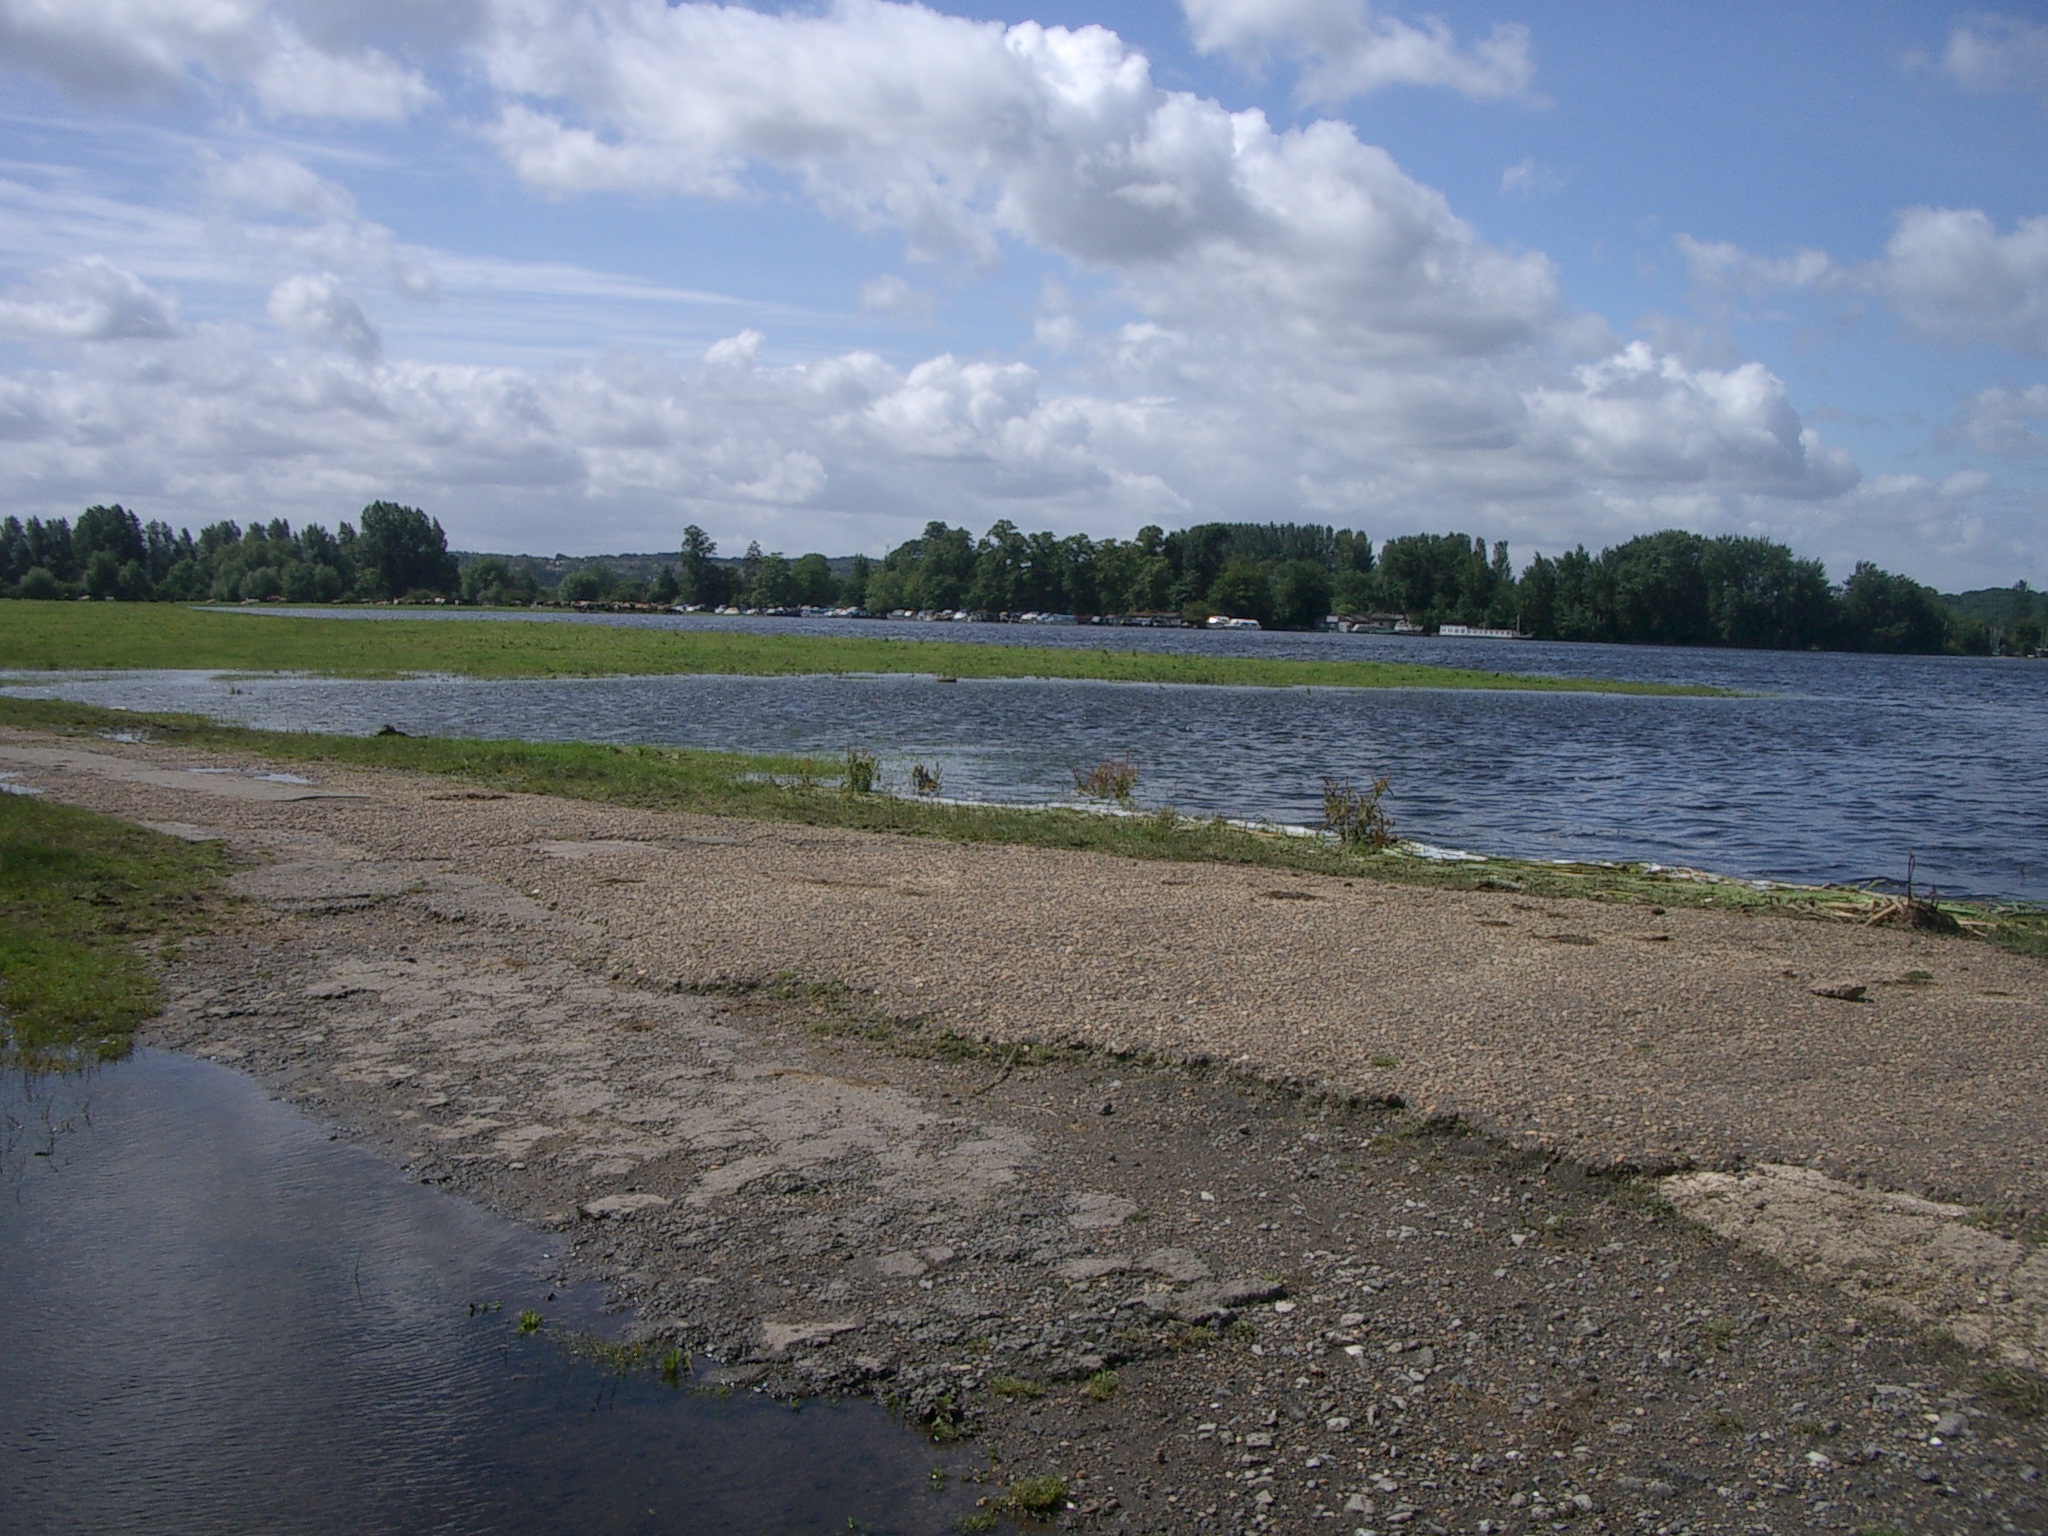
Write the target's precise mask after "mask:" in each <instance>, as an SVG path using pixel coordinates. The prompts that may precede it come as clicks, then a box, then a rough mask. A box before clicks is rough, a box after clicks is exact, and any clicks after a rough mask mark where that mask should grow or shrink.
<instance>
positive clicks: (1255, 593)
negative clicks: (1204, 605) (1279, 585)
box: [1209, 556, 1273, 627]
mask: <svg viewBox="0 0 2048 1536" xmlns="http://www.w3.org/2000/svg"><path fill="white" fill-rule="evenodd" d="M1209 608H1210V611H1211V612H1213V613H1221V614H1226V615H1228V616H1229V617H1231V618H1233V619H1257V620H1258V621H1259V623H1260V624H1261V625H1264V626H1267V627H1270V626H1271V625H1272V623H1273V587H1272V583H1271V582H1270V581H1268V580H1267V579H1266V568H1265V567H1264V566H1263V565H1260V564H1258V563H1257V562H1256V561H1253V560H1247V559H1245V558H1243V557H1242V556H1239V557H1237V558H1235V559H1233V560H1231V561H1230V562H1229V563H1228V564H1226V565H1225V566H1224V567H1223V569H1222V570H1221V571H1219V572H1218V573H1217V575H1216V581H1215V584H1214V585H1213V586H1211V587H1210V588H1209Z"/></svg>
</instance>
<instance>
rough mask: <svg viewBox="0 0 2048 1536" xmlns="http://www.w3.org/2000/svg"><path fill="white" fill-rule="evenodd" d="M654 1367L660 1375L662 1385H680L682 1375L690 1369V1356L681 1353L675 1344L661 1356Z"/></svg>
mask: <svg viewBox="0 0 2048 1536" xmlns="http://www.w3.org/2000/svg"><path fill="white" fill-rule="evenodd" d="M655 1369H656V1370H657V1371H658V1372H659V1373H660V1375H661V1384H662V1385H663V1386H665V1387H670V1388H674V1387H680V1386H681V1385H682V1384H683V1376H684V1375H685V1373H687V1372H688V1371H689V1369H690V1357H689V1356H688V1355H686V1354H684V1353H683V1351H682V1348H681V1347H680V1346H677V1347H676V1348H673V1349H671V1350H670V1351H669V1352H668V1353H667V1354H665V1355H663V1356H662V1357H661V1360H660V1362H659V1363H658V1364H657V1365H656V1366H655Z"/></svg>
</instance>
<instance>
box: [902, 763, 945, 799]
mask: <svg viewBox="0 0 2048 1536" xmlns="http://www.w3.org/2000/svg"><path fill="white" fill-rule="evenodd" d="M943 772H944V770H943V769H942V768H941V767H940V766H939V765H938V764H937V763H933V764H932V765H931V767H929V768H927V767H925V765H924V764H923V763H912V764H911V765H910V788H911V790H912V792H913V793H916V794H920V795H936V794H937V793H938V792H939V776H940V774H941V773H943Z"/></svg>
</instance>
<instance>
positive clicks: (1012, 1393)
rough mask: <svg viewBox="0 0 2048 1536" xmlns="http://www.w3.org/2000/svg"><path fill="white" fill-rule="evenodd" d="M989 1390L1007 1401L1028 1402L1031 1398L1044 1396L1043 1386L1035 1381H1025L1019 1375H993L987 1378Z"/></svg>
mask: <svg viewBox="0 0 2048 1536" xmlns="http://www.w3.org/2000/svg"><path fill="white" fill-rule="evenodd" d="M988 1389H989V1391H991V1392H993V1393H995V1395H996V1396H997V1397H1001V1398H1007V1399H1009V1401H1011V1402H1013V1403H1015V1402H1030V1401H1031V1400H1032V1399H1033V1398H1039V1397H1043V1396H1045V1388H1043V1387H1041V1386H1040V1385H1039V1384H1038V1383H1037V1382H1035V1381H1026V1380H1025V1379H1024V1378H1023V1377H1021V1376H994V1377H991V1378H990V1379H989V1384H988Z"/></svg>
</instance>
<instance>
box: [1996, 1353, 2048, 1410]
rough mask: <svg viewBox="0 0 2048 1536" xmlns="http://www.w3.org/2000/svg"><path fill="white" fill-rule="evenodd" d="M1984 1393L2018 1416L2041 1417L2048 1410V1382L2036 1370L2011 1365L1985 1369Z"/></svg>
mask: <svg viewBox="0 0 2048 1536" xmlns="http://www.w3.org/2000/svg"><path fill="white" fill-rule="evenodd" d="M1983 1386H1984V1395H1985V1396H1986V1397H1988V1398H1990V1399H1991V1401H1993V1402H1994V1403H1996V1404H1998V1406H1999V1407H2000V1408H2002V1409H2004V1410H2005V1412H2006V1413H2007V1414H2009V1415H2010V1416H2011V1417H2013V1418H2015V1419H2038V1418H2040V1417H2041V1415H2042V1413H2043V1412H2044V1411H2048V1386H2044V1384H2043V1383H2042V1380H2041V1378H2040V1377H2039V1376H2037V1375H2035V1374H2034V1373H2033V1372H2032V1371H2023V1370H2019V1369H2016V1368H2014V1367H2010V1366H2001V1367H1999V1368H1998V1369H1997V1370H1993V1371H1986V1372H1985V1373H1984V1380H1983Z"/></svg>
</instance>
